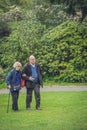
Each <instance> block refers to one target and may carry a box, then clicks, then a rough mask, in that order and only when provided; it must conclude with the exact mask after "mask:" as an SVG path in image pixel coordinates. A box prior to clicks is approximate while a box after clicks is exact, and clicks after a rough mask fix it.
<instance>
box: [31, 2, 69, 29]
mask: <svg viewBox="0 0 87 130" xmlns="http://www.w3.org/2000/svg"><path fill="white" fill-rule="evenodd" d="M65 9H66V6H63V5H50V6H49V4H47V5H42V4H41V5H37V6H35V10H34V12H35V15H36V18H37V19H38V20H39V21H40V22H41V23H42V24H45V25H46V27H47V28H53V27H55V26H57V25H59V24H61V23H62V22H64V21H67V19H68V20H69V19H71V17H70V16H68V15H67V14H66V13H65V11H64V10H65Z"/></svg>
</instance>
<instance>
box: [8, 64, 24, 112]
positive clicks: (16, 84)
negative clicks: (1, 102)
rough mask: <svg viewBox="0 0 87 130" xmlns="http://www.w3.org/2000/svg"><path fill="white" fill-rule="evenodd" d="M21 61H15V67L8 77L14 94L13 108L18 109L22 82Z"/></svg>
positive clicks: (9, 86) (9, 85)
mask: <svg viewBox="0 0 87 130" xmlns="http://www.w3.org/2000/svg"><path fill="white" fill-rule="evenodd" d="M21 67H22V65H21V63H20V62H15V63H14V65H13V69H12V70H11V71H10V72H9V73H8V75H7V77H6V84H7V86H8V88H9V89H10V91H11V95H12V109H13V111H18V96H19V90H20V88H21V87H20V86H21V85H20V84H21V71H20V69H21Z"/></svg>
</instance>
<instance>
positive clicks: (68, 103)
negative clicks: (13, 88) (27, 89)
mask: <svg viewBox="0 0 87 130" xmlns="http://www.w3.org/2000/svg"><path fill="white" fill-rule="evenodd" d="M25 96H26V95H25V94H20V97H19V112H16V113H15V112H13V111H12V110H11V101H10V108H9V113H6V107H7V99H8V95H7V94H3V95H2V94H1V95H0V130H87V92H86V91H85V92H41V107H42V108H43V110H41V111H37V110H35V100H34V97H33V102H32V110H31V111H27V110H26V109H25Z"/></svg>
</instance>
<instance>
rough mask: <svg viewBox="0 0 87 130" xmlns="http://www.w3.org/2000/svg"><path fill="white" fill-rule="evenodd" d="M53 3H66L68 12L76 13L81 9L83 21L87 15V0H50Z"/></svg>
mask: <svg viewBox="0 0 87 130" xmlns="http://www.w3.org/2000/svg"><path fill="white" fill-rule="evenodd" d="M50 2H51V3H52V4H54V3H58V4H66V5H67V6H68V9H67V12H68V13H72V14H73V15H75V12H76V11H77V10H81V12H82V16H81V19H80V21H81V22H82V21H83V20H84V19H85V17H86V16H87V0H50Z"/></svg>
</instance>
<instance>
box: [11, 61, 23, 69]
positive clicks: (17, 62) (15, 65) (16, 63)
mask: <svg viewBox="0 0 87 130" xmlns="http://www.w3.org/2000/svg"><path fill="white" fill-rule="evenodd" d="M17 66H20V67H22V64H21V63H20V62H19V61H16V62H15V63H14V64H13V67H14V68H16V67H17Z"/></svg>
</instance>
